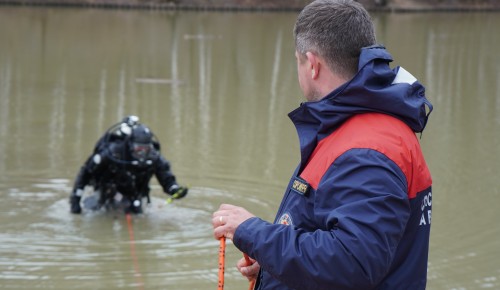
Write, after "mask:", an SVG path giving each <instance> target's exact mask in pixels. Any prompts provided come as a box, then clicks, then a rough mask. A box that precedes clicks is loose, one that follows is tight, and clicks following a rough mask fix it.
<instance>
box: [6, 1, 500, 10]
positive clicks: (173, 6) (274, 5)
mask: <svg viewBox="0 0 500 290" xmlns="http://www.w3.org/2000/svg"><path fill="white" fill-rule="evenodd" d="M310 2H312V1H311V0H216V1H214V0H0V6H48V7H82V8H85V7H87V8H108V9H151V10H219V11H224V10H227V11H299V10H301V9H302V8H303V7H304V6H305V5H307V4H308V3H310ZM358 2H360V3H362V4H363V5H364V6H365V8H366V9H368V10H370V11H387V12H431V11H450V12H453V11H484V12H488V11H500V1H496V0H461V1H456V0H438V1H436V0H359V1H358Z"/></svg>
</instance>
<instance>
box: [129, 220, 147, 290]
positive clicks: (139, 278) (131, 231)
mask: <svg viewBox="0 0 500 290" xmlns="http://www.w3.org/2000/svg"><path fill="white" fill-rule="evenodd" d="M126 218H127V226H128V235H129V237H130V255H131V256H132V260H133V261H134V271H135V277H136V281H137V288H138V289H144V282H143V281H142V275H141V271H140V270H139V262H138V260H137V255H136V254H135V240H134V229H133V228H132V216H131V215H130V214H129V213H127V215H126Z"/></svg>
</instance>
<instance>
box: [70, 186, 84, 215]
mask: <svg viewBox="0 0 500 290" xmlns="http://www.w3.org/2000/svg"><path fill="white" fill-rule="evenodd" d="M82 193H83V190H81V189H77V190H74V191H73V193H72V194H71V196H70V197H69V204H70V206H71V213H76V214H78V213H81V212H82V207H81V206H80V200H81V199H82Z"/></svg>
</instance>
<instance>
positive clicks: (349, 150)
mask: <svg viewBox="0 0 500 290" xmlns="http://www.w3.org/2000/svg"><path fill="white" fill-rule="evenodd" d="M391 61H392V57H391V56H390V54H389V53H388V52H387V51H386V50H385V48H384V47H382V46H372V47H367V48H364V49H362V52H361V55H360V61H359V67H358V73H357V74H356V75H355V76H354V78H353V79H351V80H350V81H349V82H347V83H345V84H344V85H342V86H341V87H339V88H337V89H336V90H334V91H333V92H331V93H330V94H329V95H327V96H326V97H324V98H323V99H321V100H320V101H316V102H306V103H303V104H302V105H301V106H300V107H299V108H298V109H296V110H295V111H293V112H291V113H290V114H289V116H290V118H291V120H292V121H293V122H294V124H295V126H296V129H297V132H298V135H299V140H300V149H301V162H300V164H299V166H298V167H297V169H296V170H295V173H294V175H293V176H292V178H291V180H290V183H289V185H288V188H287V189H286V192H285V195H284V197H283V200H282V203H281V206H280V208H279V211H278V213H277V215H276V220H275V222H274V223H273V224H271V223H269V222H266V221H264V220H262V219H260V218H257V217H254V218H251V219H249V220H246V221H245V222H244V223H242V224H241V225H240V226H239V227H238V228H237V229H236V232H235V235H234V240H233V242H234V244H235V245H236V247H238V248H239V249H240V250H241V251H243V252H245V253H247V254H248V255H250V256H251V257H253V258H255V259H256V260H257V261H258V262H259V264H260V266H261V270H260V273H259V277H258V279H257V283H256V287H255V289H260V290H264V289H273V290H277V289H314V290H320V289H328V290H331V289H334V290H341V289H362V290H368V289H391V290H396V289H404V290H412V289H425V285H426V280H427V279H426V276H427V257H428V248H429V234H430V224H431V204H432V192H431V184H432V180H431V175H430V173H429V170H428V168H427V165H426V163H425V160H424V157H423V154H422V151H421V148H420V145H419V142H418V138H417V136H416V133H417V132H422V131H423V129H424V128H425V125H426V123H427V118H428V115H429V113H430V111H432V105H431V104H430V102H429V101H428V100H427V99H426V98H425V94H424V91H425V89H424V87H423V86H422V85H421V84H420V83H419V82H418V81H417V80H416V79H415V78H414V77H413V76H412V75H411V74H410V73H408V72H407V71H406V70H404V69H403V68H400V67H396V68H394V69H391V68H390V66H389V62H391Z"/></svg>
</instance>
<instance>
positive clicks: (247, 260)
mask: <svg viewBox="0 0 500 290" xmlns="http://www.w3.org/2000/svg"><path fill="white" fill-rule="evenodd" d="M243 257H245V261H246V262H247V266H250V265H252V262H251V261H250V258H249V257H248V255H247V254H245V253H243ZM254 287H255V279H253V280H252V281H250V286H248V290H253V288H254Z"/></svg>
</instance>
